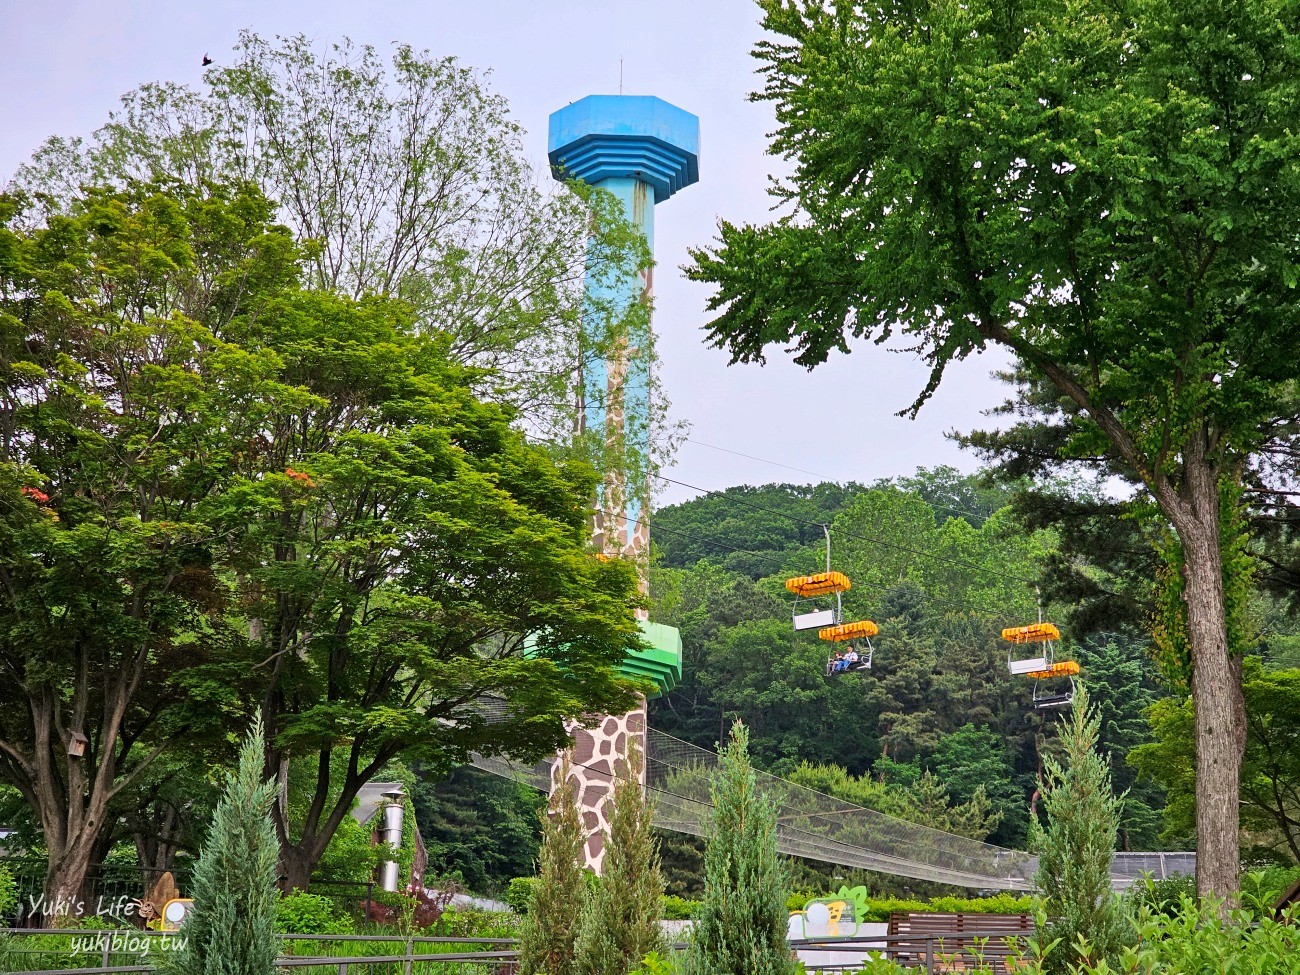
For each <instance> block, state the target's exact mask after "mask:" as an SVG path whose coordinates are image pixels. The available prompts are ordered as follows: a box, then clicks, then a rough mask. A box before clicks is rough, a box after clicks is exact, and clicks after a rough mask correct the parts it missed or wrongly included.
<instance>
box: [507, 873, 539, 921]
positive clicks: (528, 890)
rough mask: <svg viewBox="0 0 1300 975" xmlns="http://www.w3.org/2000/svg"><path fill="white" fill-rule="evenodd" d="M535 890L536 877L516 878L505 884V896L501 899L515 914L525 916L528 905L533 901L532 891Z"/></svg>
mask: <svg viewBox="0 0 1300 975" xmlns="http://www.w3.org/2000/svg"><path fill="white" fill-rule="evenodd" d="M536 889H537V878H536V877H516V878H515V879H514V880H512V881H510V883H508V884H506V890H505V894H504V895H502V897H503V899H504V900H505V902H506V903H507V904H509V905H510V907H511V908H512V909H513V910H514V912H515V913H516V914H527V913H528V905H529V904H530V903H531V902H532V899H533V891H535V890H536Z"/></svg>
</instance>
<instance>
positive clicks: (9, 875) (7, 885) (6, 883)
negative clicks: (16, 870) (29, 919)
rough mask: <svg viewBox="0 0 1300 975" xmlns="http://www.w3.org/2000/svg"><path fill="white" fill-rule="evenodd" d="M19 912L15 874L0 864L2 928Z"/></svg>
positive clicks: (0, 915)
mask: <svg viewBox="0 0 1300 975" xmlns="http://www.w3.org/2000/svg"><path fill="white" fill-rule="evenodd" d="M17 910H18V881H16V880H15V879H14V875H13V872H12V871H11V870H10V869H9V868H8V867H6V866H5V865H4V864H3V863H0V927H3V926H4V923H3V922H7V921H9V920H10V919H12V918H13V916H14V914H15V913H16V912H17Z"/></svg>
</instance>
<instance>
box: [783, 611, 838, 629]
mask: <svg viewBox="0 0 1300 975" xmlns="http://www.w3.org/2000/svg"><path fill="white" fill-rule="evenodd" d="M838 623H839V612H838V611H837V610H834V609H819V610H815V611H813V612H811V613H796V614H795V615H794V628H795V630H796V631H798V630H817V629H821V628H823V627H827V626H835V625H836V624H838Z"/></svg>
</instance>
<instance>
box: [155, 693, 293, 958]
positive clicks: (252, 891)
mask: <svg viewBox="0 0 1300 975" xmlns="http://www.w3.org/2000/svg"><path fill="white" fill-rule="evenodd" d="M265 751H266V742H265V739H264V736H263V733H262V718H261V715H258V718H257V720H256V721H255V722H254V723H253V727H252V728H251V729H250V730H249V733H248V737H247V738H246V739H245V740H244V745H243V747H242V748H241V749H240V752H239V767H238V769H237V770H236V771H235V773H234V774H233V775H231V776H230V778H229V780H228V781H227V782H226V787H225V790H224V792H223V793H222V796H221V800H220V802H218V803H217V810H216V813H215V815H214V816H213V817H212V829H211V832H209V834H208V839H207V842H206V843H204V845H203V849H202V851H201V852H200V853H199V859H198V862H197V863H196V864H195V866H194V911H193V913H192V914H191V915H190V916H189V917H188V918H186V920H185V927H184V928H183V932H184V936H185V947H184V948H183V949H182V950H181V951H180V952H178V953H177V956H176V969H177V971H178V972H180V973H181V975H270V973H271V972H273V971H274V969H275V956H276V940H275V908H276V903H277V901H278V899H279V894H278V892H277V890H276V885H275V881H276V874H277V872H278V871H277V863H278V861H279V857H280V844H279V843H278V842H277V840H276V838H275V828H274V827H273V826H272V825H271V803H272V802H273V801H274V800H275V790H274V783H272V782H267V781H264V780H263V777H262V756H263V754H265Z"/></svg>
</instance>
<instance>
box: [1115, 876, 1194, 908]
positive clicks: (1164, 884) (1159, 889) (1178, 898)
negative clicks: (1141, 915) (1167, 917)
mask: <svg viewBox="0 0 1300 975" xmlns="http://www.w3.org/2000/svg"><path fill="white" fill-rule="evenodd" d="M1195 896H1196V878H1195V877H1194V876H1192V875H1190V874H1182V873H1176V874H1174V875H1173V876H1171V877H1163V878H1161V879H1160V880H1156V879H1154V878H1152V877H1143V878H1142V879H1140V880H1139V881H1138V882H1137V883H1135V884H1134V885H1133V886H1132V887H1130V888H1129V890H1128V894H1127V897H1128V900H1129V903H1130V904H1131V905H1132V909H1133V911H1134V913H1136V912H1137V911H1138V910H1140V909H1141V908H1143V907H1145V908H1147V909H1149V910H1150V911H1151V912H1152V913H1153V914H1175V913H1177V912H1178V911H1179V910H1181V909H1182V904H1183V900H1184V899H1185V898H1187V897H1195Z"/></svg>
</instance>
